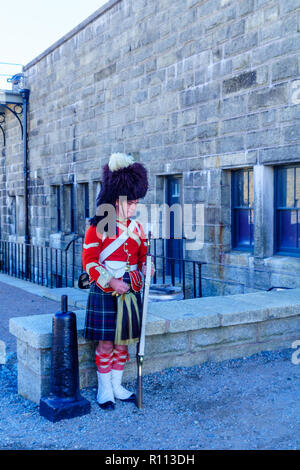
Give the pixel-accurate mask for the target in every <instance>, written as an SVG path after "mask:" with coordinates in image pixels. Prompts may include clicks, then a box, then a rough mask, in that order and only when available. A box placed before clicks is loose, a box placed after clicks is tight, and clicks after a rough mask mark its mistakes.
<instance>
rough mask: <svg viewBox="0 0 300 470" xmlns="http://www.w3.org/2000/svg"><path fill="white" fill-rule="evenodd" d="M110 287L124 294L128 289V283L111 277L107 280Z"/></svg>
mask: <svg viewBox="0 0 300 470" xmlns="http://www.w3.org/2000/svg"><path fill="white" fill-rule="evenodd" d="M109 285H110V287H112V289H113V290H115V291H116V292H117V293H118V294H125V293H126V292H127V291H128V290H129V289H130V285H129V284H127V282H124V281H122V280H120V279H115V278H112V279H111V280H110V282H109Z"/></svg>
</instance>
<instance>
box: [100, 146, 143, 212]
mask: <svg viewBox="0 0 300 470" xmlns="http://www.w3.org/2000/svg"><path fill="white" fill-rule="evenodd" d="M147 190H148V177H147V170H146V168H145V167H144V165H142V164H141V163H139V162H135V161H134V159H133V157H132V156H131V155H127V154H125V153H113V154H112V155H111V156H110V159H109V162H108V163H107V164H106V165H104V167H103V173H102V186H101V191H100V193H99V195H98V197H97V201H96V203H97V206H99V205H100V204H113V205H114V204H115V202H116V200H117V199H118V198H119V197H121V196H126V197H127V200H129V201H130V200H135V199H141V198H143V197H144V196H145V195H146V193H147Z"/></svg>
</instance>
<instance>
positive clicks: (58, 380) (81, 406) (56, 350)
mask: <svg viewBox="0 0 300 470" xmlns="http://www.w3.org/2000/svg"><path fill="white" fill-rule="evenodd" d="M89 412H90V403H89V402H88V401H87V400H85V399H84V398H83V397H82V396H81V395H80V389H79V364H78V345H77V325H76V315H75V313H74V312H68V298H67V296H66V295H63V296H62V297H61V311H60V312H56V313H55V314H54V315H53V317H52V350H51V375H50V394H49V396H47V397H44V398H41V400H40V415H41V416H44V417H45V418H47V419H49V420H50V421H52V422H54V421H59V420H61V419H66V418H74V417H75V416H81V415H83V414H87V413H89Z"/></svg>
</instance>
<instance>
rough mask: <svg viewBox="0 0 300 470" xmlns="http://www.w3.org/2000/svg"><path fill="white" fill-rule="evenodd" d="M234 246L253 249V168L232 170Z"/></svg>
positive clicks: (240, 248) (235, 247) (248, 249)
mask: <svg viewBox="0 0 300 470" xmlns="http://www.w3.org/2000/svg"><path fill="white" fill-rule="evenodd" d="M231 183H232V185H231V187H232V248H234V249H239V250H246V251H253V233H254V209H253V169H252V168H243V169H240V170H234V171H232V181H231Z"/></svg>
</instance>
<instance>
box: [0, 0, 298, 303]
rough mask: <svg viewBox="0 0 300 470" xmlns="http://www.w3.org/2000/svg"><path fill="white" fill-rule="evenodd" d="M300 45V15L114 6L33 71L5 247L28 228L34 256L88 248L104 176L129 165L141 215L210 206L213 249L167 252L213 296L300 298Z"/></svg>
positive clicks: (247, 8) (12, 161)
mask: <svg viewBox="0 0 300 470" xmlns="http://www.w3.org/2000/svg"><path fill="white" fill-rule="evenodd" d="M299 29H300V2H299V0H198V1H197V0H176V1H174V0H110V1H108V2H107V3H106V4H105V5H104V6H103V7H102V8H100V9H99V10H98V11H96V12H95V13H94V14H93V15H91V16H90V17H89V18H87V19H86V20H85V21H84V22H83V23H81V24H80V25H78V26H77V27H76V28H75V29H74V30H72V31H70V32H69V33H68V34H66V35H65V36H64V37H63V38H61V39H60V40H59V41H57V42H56V43H55V44H53V45H52V46H51V47H49V48H48V49H47V50H46V51H44V52H43V53H42V54H40V55H39V56H38V57H36V58H35V59H34V60H32V61H31V62H30V63H29V64H27V65H26V66H25V67H24V78H25V88H26V89H29V90H30V96H29V107H28V114H27V115H28V172H27V175H28V177H27V185H28V191H27V194H28V201H27V202H26V197H24V141H22V138H21V133H20V128H19V127H20V126H19V123H18V122H17V120H16V117H15V116H14V115H13V114H12V113H10V112H9V110H7V109H4V108H3V110H2V111H3V112H4V113H5V114H4V115H5V123H4V124H2V128H3V129H4V130H5V145H4V141H3V139H2V136H1V133H0V146H1V147H2V148H1V149H0V158H1V160H0V175H1V176H0V206H1V239H2V240H15V241H23V240H24V235H25V232H24V230H25V228H24V227H25V225H26V224H25V223H24V213H25V216H26V214H27V217H28V233H29V240H30V243H31V244H33V245H40V246H53V247H65V246H66V244H67V243H68V242H69V241H70V240H72V239H73V238H74V236H79V237H80V236H81V237H82V236H83V234H84V230H85V220H86V218H87V217H89V216H91V215H93V213H94V211H95V198H96V194H97V192H98V191H99V188H100V184H101V167H102V166H103V165H104V163H106V162H107V161H108V157H109V155H110V154H111V153H112V152H127V153H132V154H133V155H135V157H136V158H138V159H140V161H142V162H143V163H144V164H145V165H146V166H147V168H148V170H149V176H150V190H149V192H148V194H147V196H146V198H145V201H144V202H146V203H147V204H150V203H156V204H162V203H164V202H166V203H172V202H180V203H181V204H192V203H193V204H195V203H198V204H203V206H204V244H203V247H202V248H201V249H199V250H187V249H186V240H184V239H183V240H179V241H178V240H177V241H176V244H175V245H174V243H173V245H172V247H173V248H172V247H171V248H172V249H174V247H175V250H176V252H175V254H177V255H178V256H183V257H184V258H186V259H193V260H202V261H206V263H207V264H205V265H204V266H203V267H202V288H203V295H225V294H230V293H238V292H242V293H243V292H249V291H252V290H257V289H263V290H267V289H270V288H272V287H274V286H283V287H295V286H300V276H299V274H300V260H299V256H300V235H298V230H299V231H300V225H299V224H300V221H299V220H298V218H299V217H300V214H299V208H300V200H299V199H300V197H299V196H300V132H299V117H300V74H299V50H300V37H299ZM0 102H1V95H0ZM2 103H4V101H3V100H2ZM0 111H1V110H0ZM27 203H28V209H27V206H26V204H27ZM24 205H25V207H24ZM298 214H299V215H298ZM199 229H200V227H199ZM78 240H79V242H78V243H79V244H80V238H79V239H78ZM164 243H166V249H167V250H168V249H170V246H169V245H170V243H171V242H169V241H164ZM168 243H169V245H168ZM78 250H79V248H78ZM167 252H168V251H167Z"/></svg>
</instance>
